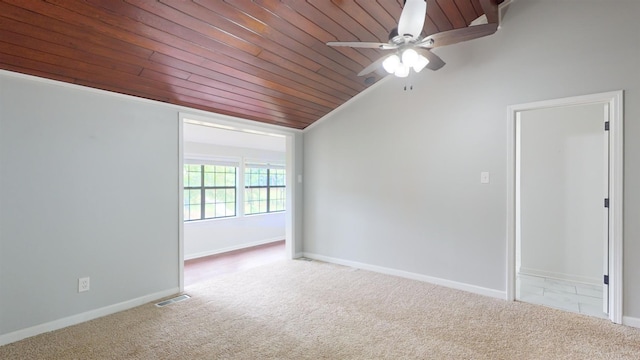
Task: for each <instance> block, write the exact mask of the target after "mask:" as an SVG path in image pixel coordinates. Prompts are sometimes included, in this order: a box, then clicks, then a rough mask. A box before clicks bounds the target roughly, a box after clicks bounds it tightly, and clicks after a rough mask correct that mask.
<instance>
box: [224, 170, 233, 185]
mask: <svg viewBox="0 0 640 360" xmlns="http://www.w3.org/2000/svg"><path fill="white" fill-rule="evenodd" d="M225 180H226V181H225V184H224V185H225V186H236V173H235V171H234V172H233V173H227V174H226V176H225Z"/></svg>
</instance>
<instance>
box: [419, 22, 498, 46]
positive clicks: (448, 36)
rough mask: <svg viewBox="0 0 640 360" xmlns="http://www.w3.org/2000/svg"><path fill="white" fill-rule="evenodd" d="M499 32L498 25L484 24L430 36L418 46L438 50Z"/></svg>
mask: <svg viewBox="0 0 640 360" xmlns="http://www.w3.org/2000/svg"><path fill="white" fill-rule="evenodd" d="M497 30H498V24H496V23H493V24H483V25H474V26H468V27H466V28H461V29H454V30H449V31H443V32H439V33H436V34H433V35H429V36H427V37H426V38H424V39H423V40H421V41H420V42H418V43H416V46H419V47H423V48H428V49H432V48H436V47H439V46H446V45H453V44H457V43H459V42H462V41H467V40H473V39H477V38H480V37H483V36H487V35H491V34H493V33H495V32H496V31H497Z"/></svg>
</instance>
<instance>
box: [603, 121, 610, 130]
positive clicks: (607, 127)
mask: <svg viewBox="0 0 640 360" xmlns="http://www.w3.org/2000/svg"><path fill="white" fill-rule="evenodd" d="M604 131H609V122H608V121H605V122H604Z"/></svg>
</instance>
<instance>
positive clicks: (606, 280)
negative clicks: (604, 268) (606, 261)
mask: <svg viewBox="0 0 640 360" xmlns="http://www.w3.org/2000/svg"><path fill="white" fill-rule="evenodd" d="M604 284H605V285H609V275H605V276H604Z"/></svg>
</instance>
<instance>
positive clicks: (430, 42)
mask: <svg viewBox="0 0 640 360" xmlns="http://www.w3.org/2000/svg"><path fill="white" fill-rule="evenodd" d="M480 3H481V5H482V8H483V10H484V11H485V14H486V15H487V19H488V21H489V23H488V24H482V25H474V26H468V27H465V28H460V29H454V30H449V31H443V32H439V33H436V34H432V35H429V36H426V37H424V38H423V37H421V33H422V27H423V26H424V20H425V18H426V15H427V2H426V0H405V4H404V8H403V9H402V13H401V14H400V20H399V21H398V27H397V28H395V29H393V30H391V33H390V34H389V42H388V43H376V42H328V43H327V45H329V46H347V47H354V48H370V49H380V50H394V53H393V54H391V55H385V56H383V57H381V58H380V59H378V60H376V61H374V62H373V63H372V64H371V65H369V66H367V67H366V68H364V69H362V71H360V73H358V76H363V75H367V74H369V73H371V72H373V71H375V70H377V69H378V68H379V67H380V65H382V67H383V68H384V69H385V70H386V71H387V72H388V73H390V74H395V75H396V76H398V77H406V76H408V75H409V73H410V72H411V69H412V68H413V70H414V71H415V72H420V71H422V69H424V68H425V67H426V68H428V69H431V70H438V69H440V68H441V67H443V66H444V65H445V62H444V61H443V60H442V59H441V58H440V57H439V56H437V55H436V54H434V53H433V52H431V50H430V49H433V48H436V47H439V46H445V45H451V44H455V43H459V42H462V41H467V40H472V39H476V38H479V37H483V36H487V35H491V34H493V33H495V32H496V31H497V30H498V16H497V14H498V6H497V2H496V1H495V0H480Z"/></svg>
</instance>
